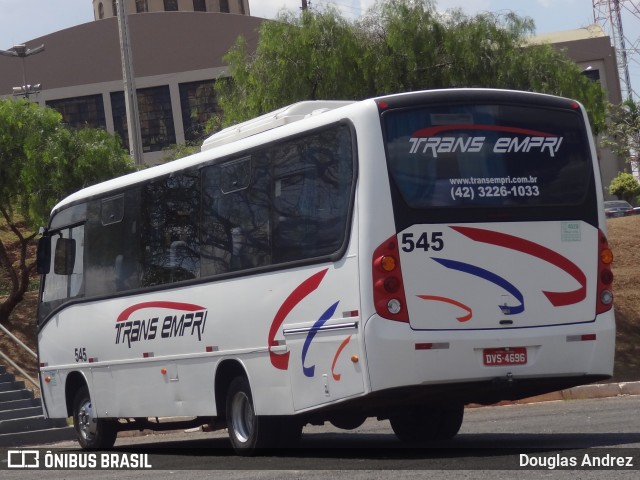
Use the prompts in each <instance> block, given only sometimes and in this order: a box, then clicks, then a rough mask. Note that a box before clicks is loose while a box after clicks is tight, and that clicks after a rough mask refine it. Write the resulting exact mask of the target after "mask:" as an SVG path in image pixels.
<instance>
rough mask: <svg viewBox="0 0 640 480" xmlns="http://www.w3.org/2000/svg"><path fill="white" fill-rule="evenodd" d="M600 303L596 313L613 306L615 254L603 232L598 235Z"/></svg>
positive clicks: (605, 310)
mask: <svg viewBox="0 0 640 480" xmlns="http://www.w3.org/2000/svg"><path fill="white" fill-rule="evenodd" d="M598 238H599V242H598V243H599V244H598V302H597V306H596V313H604V312H607V311H609V310H611V307H612V306H613V290H612V288H611V286H612V283H613V271H612V270H611V263H612V262H613V252H612V251H611V249H610V248H609V242H608V241H607V237H606V236H605V234H604V233H603V232H602V231H599V233H598Z"/></svg>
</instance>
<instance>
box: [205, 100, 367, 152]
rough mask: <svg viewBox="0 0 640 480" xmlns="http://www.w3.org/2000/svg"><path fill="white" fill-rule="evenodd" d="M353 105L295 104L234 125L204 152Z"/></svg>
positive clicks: (209, 140)
mask: <svg viewBox="0 0 640 480" xmlns="http://www.w3.org/2000/svg"><path fill="white" fill-rule="evenodd" d="M351 103H354V102H353V101H341V100H326V101H325V100H309V101H305V102H298V103H294V104H293V105H289V106H288V107H284V108H281V109H279V110H276V111H274V112H269V113H266V114H264V115H262V116H260V117H256V118H253V119H251V120H247V121H246V122H242V123H239V124H237V125H233V126H231V127H228V128H225V129H224V130H221V131H219V132H217V133H214V134H213V135H211V136H210V137H209V138H207V139H206V140H205V141H204V142H203V144H202V151H203V152H204V151H205V150H210V149H212V148H214V147H218V146H220V145H225V144H227V143H231V142H236V141H238V140H241V139H243V138H246V137H250V136H252V135H256V134H257V133H261V132H266V131H267V130H271V129H272V128H276V127H279V126H282V125H287V124H289V123H293V122H297V121H298V120H302V119H303V118H307V117H310V116H313V115H318V114H320V113H323V112H326V111H328V110H333V109H335V108H340V107H344V106H345V105H349V104H351Z"/></svg>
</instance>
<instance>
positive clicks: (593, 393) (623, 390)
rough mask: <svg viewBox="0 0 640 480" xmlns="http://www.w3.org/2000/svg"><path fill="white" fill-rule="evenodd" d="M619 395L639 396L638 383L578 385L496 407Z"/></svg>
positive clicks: (639, 384) (639, 383)
mask: <svg viewBox="0 0 640 480" xmlns="http://www.w3.org/2000/svg"><path fill="white" fill-rule="evenodd" d="M620 395H640V382H621V383H602V384H593V385H580V386H579V387H573V388H568V389H566V390H558V391H557V392H550V393H545V394H543V395H536V396H535V397H528V398H523V399H521V400H515V401H512V402H509V401H504V402H499V403H497V404H494V406H497V405H521V404H526V403H539V402H554V401H559V400H586V399H589V398H609V397H617V396H620Z"/></svg>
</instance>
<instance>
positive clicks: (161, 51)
mask: <svg viewBox="0 0 640 480" xmlns="http://www.w3.org/2000/svg"><path fill="white" fill-rule="evenodd" d="M85 1H89V0H85ZM114 4H115V2H114V1H113V0H108V1H107V0H93V7H94V15H95V21H93V22H89V23H85V24H83V25H78V26H76V27H72V28H68V29H66V30H61V31H58V32H55V33H52V34H50V35H46V36H44V37H40V38H36V39H33V40H31V41H29V42H26V45H27V48H31V49H34V48H36V47H38V46H39V45H42V44H44V45H45V50H44V51H43V52H41V53H38V54H35V55H31V56H28V57H26V58H25V59H20V58H15V57H6V56H0V96H11V95H12V89H13V87H19V86H22V85H23V69H22V62H23V61H24V66H25V71H26V76H27V80H26V82H27V83H28V84H30V85H35V84H41V85H42V86H41V89H40V91H39V93H37V94H32V95H31V96H30V98H31V99H32V100H34V101H37V102H39V103H40V104H41V105H49V106H51V107H53V108H55V109H56V110H58V111H59V112H61V113H62V115H63V117H64V120H65V121H66V122H67V123H68V124H70V125H75V126H82V125H89V126H92V127H102V128H106V129H107V130H108V131H110V132H116V133H118V134H119V135H120V136H121V138H122V139H123V142H124V144H125V145H127V146H128V134H127V123H126V112H125V102H124V92H123V83H122V62H121V55H120V40H119V34H118V21H117V17H115V16H114V10H113V9H114ZM126 7H127V11H128V12H129V13H130V15H129V17H128V19H129V31H130V36H131V50H132V52H133V68H134V74H135V77H136V88H137V92H138V108H139V112H140V126H141V131H142V143H143V151H144V161H145V163H148V164H154V163H158V162H160V161H161V159H162V156H163V153H162V149H163V148H165V147H167V146H169V145H172V144H175V143H184V142H185V141H199V140H200V139H201V137H202V128H203V125H204V123H205V122H206V121H207V120H208V119H209V118H210V116H211V115H212V114H213V113H214V112H215V111H216V103H215V98H214V95H213V90H212V89H213V84H214V82H215V80H216V79H217V78H219V77H220V76H221V75H224V74H225V68H224V61H223V59H222V57H223V56H224V55H225V54H226V53H227V51H228V50H229V49H230V48H231V46H232V45H233V44H234V43H235V41H236V39H237V38H238V36H240V35H242V36H243V37H244V38H245V39H246V40H247V43H248V47H249V48H250V49H253V48H255V45H256V40H257V30H258V28H259V26H260V24H261V23H262V22H263V21H264V20H263V19H261V18H256V17H251V16H249V2H248V0H204V1H198V0H128V1H127V3H126ZM175 8H178V10H175ZM136 12H140V13H136Z"/></svg>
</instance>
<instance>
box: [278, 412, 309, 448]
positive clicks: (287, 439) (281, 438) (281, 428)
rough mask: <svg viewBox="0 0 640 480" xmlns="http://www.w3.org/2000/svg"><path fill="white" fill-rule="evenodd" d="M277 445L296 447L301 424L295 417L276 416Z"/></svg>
mask: <svg viewBox="0 0 640 480" xmlns="http://www.w3.org/2000/svg"><path fill="white" fill-rule="evenodd" d="M276 421H277V422H278V425H277V428H278V447H280V448H296V447H297V446H298V445H299V444H300V438H301V437H302V428H303V425H302V423H301V422H300V420H298V419H297V418H295V417H284V416H283V417H277V420H276Z"/></svg>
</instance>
